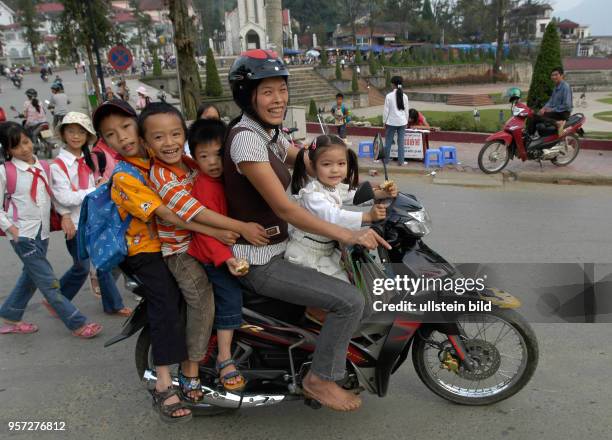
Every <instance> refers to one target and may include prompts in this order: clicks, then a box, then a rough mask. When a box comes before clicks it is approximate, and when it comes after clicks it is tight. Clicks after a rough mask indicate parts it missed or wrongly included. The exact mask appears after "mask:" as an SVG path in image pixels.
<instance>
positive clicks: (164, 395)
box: [152, 387, 193, 423]
mask: <svg viewBox="0 0 612 440" xmlns="http://www.w3.org/2000/svg"><path fill="white" fill-rule="evenodd" d="M152 394H153V408H155V410H157V412H158V413H159V418H160V419H161V420H162V422H164V423H184V422H188V421H190V420H191V419H192V418H193V414H192V413H191V412H190V413H189V414H185V415H184V416H173V415H172V414H173V413H174V412H175V411H178V410H179V409H189V405H187V404H186V403H185V402H183V401H182V400H181V401H179V402H177V403H171V404H169V405H164V402H165V401H166V400H168V399H169V398H170V397H172V396H178V397H179V399H180V397H181V396H180V395H179V391H178V390H177V389H176V388H175V387H170V388H168V389H167V390H166V391H157V390H153V392H152Z"/></svg>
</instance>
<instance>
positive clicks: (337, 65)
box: [336, 57, 342, 80]
mask: <svg viewBox="0 0 612 440" xmlns="http://www.w3.org/2000/svg"><path fill="white" fill-rule="evenodd" d="M336 79H337V80H341V79H342V69H341V68H340V57H336Z"/></svg>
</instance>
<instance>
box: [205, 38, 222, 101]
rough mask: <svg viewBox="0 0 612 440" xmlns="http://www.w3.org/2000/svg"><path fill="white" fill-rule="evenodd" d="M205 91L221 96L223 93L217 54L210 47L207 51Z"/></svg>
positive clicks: (209, 94)
mask: <svg viewBox="0 0 612 440" xmlns="http://www.w3.org/2000/svg"><path fill="white" fill-rule="evenodd" d="M204 93H205V94H206V95H208V96H221V95H222V94H223V87H221V79H220V78H219V72H218V71H217V64H216V63H215V56H214V55H213V51H212V49H211V48H210V47H209V48H208V50H207V51H206V88H205V92H204Z"/></svg>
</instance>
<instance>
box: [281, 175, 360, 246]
mask: <svg viewBox="0 0 612 440" xmlns="http://www.w3.org/2000/svg"><path fill="white" fill-rule="evenodd" d="M354 195H355V191H353V190H349V186H348V185H347V184H345V183H340V184H339V185H337V186H336V188H335V189H333V190H331V189H329V188H327V187H325V186H324V185H323V184H322V183H321V182H319V181H318V180H311V181H310V182H309V183H308V185H306V186H305V187H304V188H302V189H301V190H300V192H299V193H298V194H297V195H295V196H293V197H294V198H295V199H296V201H297V202H298V203H299V204H300V205H301V206H302V207H304V209H306V210H307V211H309V212H311V213H312V214H314V215H316V216H317V217H319V218H320V219H322V220H325V221H326V222H329V223H333V224H335V225H339V226H342V227H345V228H347V229H352V230H358V229H361V223H362V221H363V213H362V212H359V211H348V210H346V209H342V205H343V204H349V203H351V202H352V199H353V196H354ZM308 235H312V234H308Z"/></svg>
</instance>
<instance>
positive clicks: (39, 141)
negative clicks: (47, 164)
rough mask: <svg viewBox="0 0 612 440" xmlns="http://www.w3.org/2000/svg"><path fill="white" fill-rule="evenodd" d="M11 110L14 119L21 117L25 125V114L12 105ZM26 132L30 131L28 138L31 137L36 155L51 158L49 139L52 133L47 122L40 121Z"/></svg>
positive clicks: (51, 146)
mask: <svg viewBox="0 0 612 440" xmlns="http://www.w3.org/2000/svg"><path fill="white" fill-rule="evenodd" d="M10 108H11V110H13V111H14V112H16V113H17V114H16V115H15V118H16V119H23V121H22V125H23V126H24V127H25V122H26V121H25V116H24V115H23V114H21V113H19V111H18V110H17V109H16V108H15V107H14V106H11V107H10ZM28 132H29V133H30V138H32V144H33V146H34V154H35V155H36V156H38V155H39V154H42V156H43V157H44V158H47V159H51V157H52V156H53V144H52V143H51V141H50V139H51V138H52V137H53V133H52V132H51V130H50V129H49V123H48V122H41V123H39V124H36V125H34V126H32V127H29V128H28Z"/></svg>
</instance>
